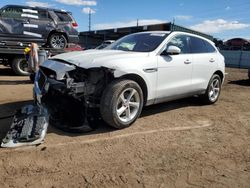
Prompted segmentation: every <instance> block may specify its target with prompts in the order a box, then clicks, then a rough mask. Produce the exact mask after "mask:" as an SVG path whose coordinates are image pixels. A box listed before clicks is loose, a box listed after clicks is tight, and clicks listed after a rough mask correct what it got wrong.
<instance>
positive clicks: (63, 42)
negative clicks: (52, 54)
mask: <svg viewBox="0 0 250 188" xmlns="http://www.w3.org/2000/svg"><path fill="white" fill-rule="evenodd" d="M48 43H49V46H50V47H51V48H54V49H64V48H65V47H66V46H67V39H66V38H65V36H64V35H63V34H61V33H54V34H52V35H51V36H50V37H49V39H48Z"/></svg>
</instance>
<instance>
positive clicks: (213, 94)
mask: <svg viewBox="0 0 250 188" xmlns="http://www.w3.org/2000/svg"><path fill="white" fill-rule="evenodd" d="M220 91H221V78H220V76H219V75H217V74H214V75H213V76H212V78H211V79H210V81H209V83H208V86H207V90H206V93H205V94H204V95H202V96H201V97H202V99H203V101H204V102H205V103H206V104H213V103H215V102H216V101H217V100H218V99H219V96H220Z"/></svg>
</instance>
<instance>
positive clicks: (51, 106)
mask: <svg viewBox="0 0 250 188" xmlns="http://www.w3.org/2000/svg"><path fill="white" fill-rule="evenodd" d="M113 79H114V76H113V70H112V69H108V68H105V67H98V68H90V69H84V68H80V67H77V66H75V65H71V64H69V63H68V62H62V60H49V61H46V62H45V63H44V64H43V65H42V66H40V70H39V72H38V73H37V75H36V78H35V86H34V97H35V101H36V103H38V104H39V105H42V106H45V107H46V108H48V111H49V114H50V124H52V125H54V126H56V127H58V128H60V129H63V130H65V131H73V132H87V131H90V130H92V129H94V128H95V126H96V124H97V121H99V120H100V119H101V118H100V114H99V105H100V99H101V96H102V93H103V91H104V89H105V87H106V86H107V84H108V83H110V82H111V81H112V80H113Z"/></svg>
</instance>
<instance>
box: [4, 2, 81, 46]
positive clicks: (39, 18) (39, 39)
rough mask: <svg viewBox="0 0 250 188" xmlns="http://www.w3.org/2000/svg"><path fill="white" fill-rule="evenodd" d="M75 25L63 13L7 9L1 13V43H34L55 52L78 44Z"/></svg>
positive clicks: (8, 6)
mask: <svg viewBox="0 0 250 188" xmlns="http://www.w3.org/2000/svg"><path fill="white" fill-rule="evenodd" d="M77 27H78V24H77V23H76V22H75V20H74V18H73V17H72V14H71V13H70V12H66V11H64V10H58V9H50V8H41V7H29V6H19V5H6V6H4V7H3V8H1V9H0V42H1V43H13V42H19V43H20V42H23V43H26V42H27V43H30V42H36V43H40V44H43V45H46V46H48V47H51V48H54V49H63V48H65V47H66V46H67V44H68V43H78V41H79V37H78V31H77Z"/></svg>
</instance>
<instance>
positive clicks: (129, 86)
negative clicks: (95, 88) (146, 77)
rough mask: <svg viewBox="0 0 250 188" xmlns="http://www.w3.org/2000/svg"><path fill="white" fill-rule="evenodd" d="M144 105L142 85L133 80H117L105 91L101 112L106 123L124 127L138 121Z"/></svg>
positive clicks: (120, 127)
mask: <svg viewBox="0 0 250 188" xmlns="http://www.w3.org/2000/svg"><path fill="white" fill-rule="evenodd" d="M142 107H143V93H142V90H141V88H140V86H139V85H138V84H137V83H136V82H134V81H132V80H117V81H114V82H112V83H110V84H109V85H108V86H107V88H106V89H105V91H104V92H103V95H102V98H101V105H100V112H101V116H102V118H103V120H104V121H105V122H106V123H108V124H109V125H110V126H112V127H115V128H118V129H122V128H126V127H128V126H130V125H131V124H132V123H134V122H135V121H136V119H137V118H138V117H139V116H140V114H141V111H142Z"/></svg>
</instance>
